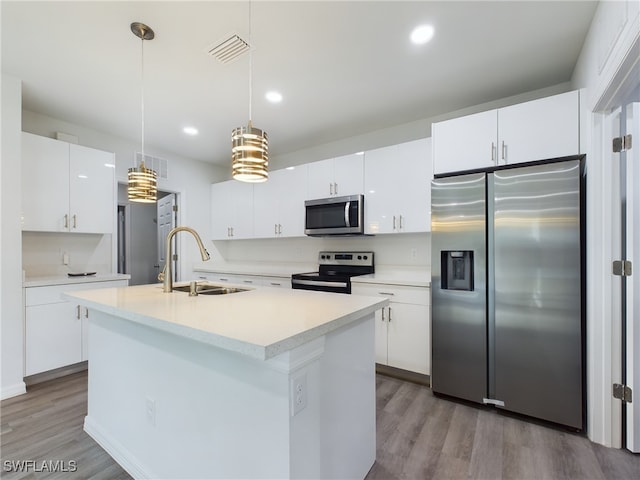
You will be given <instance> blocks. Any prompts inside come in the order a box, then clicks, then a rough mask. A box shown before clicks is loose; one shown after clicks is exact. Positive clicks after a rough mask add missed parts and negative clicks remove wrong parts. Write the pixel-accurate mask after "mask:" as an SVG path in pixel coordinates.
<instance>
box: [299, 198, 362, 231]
mask: <svg viewBox="0 0 640 480" xmlns="http://www.w3.org/2000/svg"><path fill="white" fill-rule="evenodd" d="M304 208H305V221H304V233H305V234H306V235H309V236H312V237H313V236H320V237H324V236H329V235H363V234H364V196H363V195H349V196H345V197H330V198H320V199H317V200H307V201H306V202H304Z"/></svg>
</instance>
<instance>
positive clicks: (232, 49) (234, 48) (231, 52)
mask: <svg viewBox="0 0 640 480" xmlns="http://www.w3.org/2000/svg"><path fill="white" fill-rule="evenodd" d="M249 48H251V47H250V46H249V44H248V43H247V42H245V41H244V40H243V39H242V38H240V37H239V36H238V35H236V34H232V35H229V36H227V37H225V38H224V39H223V40H220V41H218V42H215V43H213V44H211V45H210V46H208V47H207V48H206V52H207V55H211V56H212V57H214V58H215V59H217V60H218V61H219V62H220V63H229V62H232V61H233V60H235V59H236V58H238V57H239V56H240V55H242V54H243V53H245V52H247V51H249Z"/></svg>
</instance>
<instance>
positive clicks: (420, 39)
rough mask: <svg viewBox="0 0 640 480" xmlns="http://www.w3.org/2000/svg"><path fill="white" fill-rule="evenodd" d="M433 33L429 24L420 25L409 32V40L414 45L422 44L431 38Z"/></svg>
mask: <svg viewBox="0 0 640 480" xmlns="http://www.w3.org/2000/svg"><path fill="white" fill-rule="evenodd" d="M434 33H435V30H434V29H433V27H432V26H431V25H420V26H419V27H416V28H414V29H413V32H411V41H412V42H413V43H415V44H416V45H423V44H425V43H427V42H428V41H429V40H431V39H432V38H433V34H434Z"/></svg>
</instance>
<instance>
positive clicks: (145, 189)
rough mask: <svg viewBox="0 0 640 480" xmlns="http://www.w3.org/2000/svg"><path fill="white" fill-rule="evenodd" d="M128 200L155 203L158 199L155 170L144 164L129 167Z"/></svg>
mask: <svg viewBox="0 0 640 480" xmlns="http://www.w3.org/2000/svg"><path fill="white" fill-rule="evenodd" d="M127 192H128V194H129V195H128V196H129V200H130V201H132V202H139V203H155V202H156V201H157V199H158V175H157V174H156V172H155V170H151V169H150V168H147V167H145V166H144V162H140V166H139V167H134V168H130V169H129V186H128V189H127Z"/></svg>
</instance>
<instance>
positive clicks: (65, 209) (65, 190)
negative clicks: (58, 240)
mask: <svg viewBox="0 0 640 480" xmlns="http://www.w3.org/2000/svg"><path fill="white" fill-rule="evenodd" d="M115 209H116V207H115V159H114V154H113V153H109V152H103V151H100V150H95V149H93V148H88V147H83V146H81V145H75V144H69V143H67V142H62V141H59V140H54V139H52V138H47V137H41V136H39V135H33V134H31V133H26V132H22V229H23V230H30V231H42V232H78V233H112V232H113V224H114V218H115Z"/></svg>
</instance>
